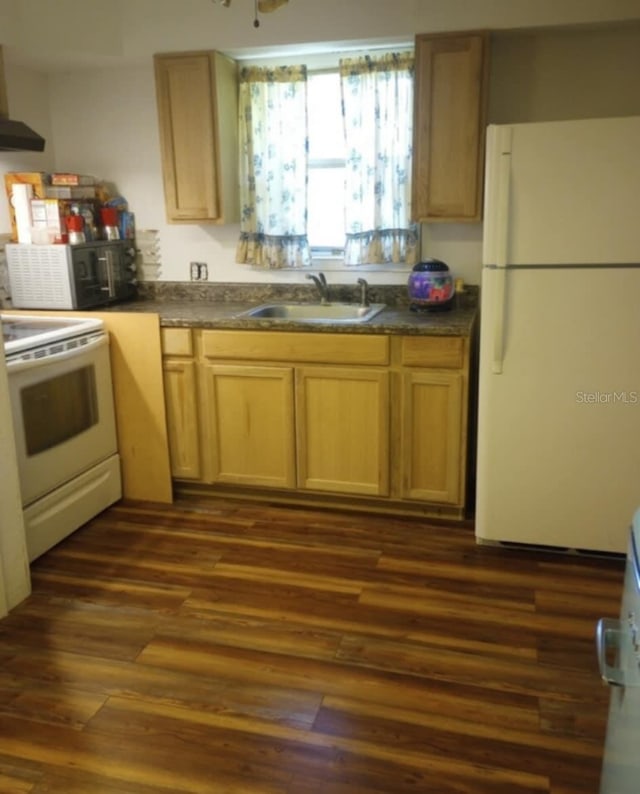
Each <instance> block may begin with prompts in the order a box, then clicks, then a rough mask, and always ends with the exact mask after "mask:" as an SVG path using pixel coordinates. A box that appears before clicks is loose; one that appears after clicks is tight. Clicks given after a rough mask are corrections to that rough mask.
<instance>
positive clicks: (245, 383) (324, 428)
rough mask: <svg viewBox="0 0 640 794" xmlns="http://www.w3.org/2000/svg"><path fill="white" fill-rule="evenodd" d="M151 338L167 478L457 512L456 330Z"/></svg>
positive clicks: (459, 388)
mask: <svg viewBox="0 0 640 794" xmlns="http://www.w3.org/2000/svg"><path fill="white" fill-rule="evenodd" d="M180 331H182V332H186V333H187V334H192V336H189V337H188V339H189V343H191V341H192V342H193V347H189V345H184V346H181V343H180V340H179V338H177V337H176V336H175V334H176V333H177V332H180ZM163 343H164V346H163V349H164V364H165V395H166V403H167V419H168V422H169V438H170V440H171V450H172V466H173V476H174V478H175V479H177V480H189V479H195V480H197V481H199V482H200V483H202V485H203V486H204V485H207V484H208V485H209V486H210V487H212V488H214V489H219V488H221V487H224V486H231V487H232V488H238V487H242V488H244V489H246V493H250V491H251V489H252V488H253V489H265V488H267V489H270V491H271V492H272V493H274V494H275V493H278V494H279V495H280V496H281V497H282V498H287V499H293V498H295V499H297V500H303V501H304V500H305V499H307V500H309V499H314V500H317V499H319V498H323V499H326V500H329V501H330V500H331V499H332V498H333V499H334V500H336V499H337V500H338V502H337V503H339V504H345V501H344V500H345V499H346V498H347V497H349V498H350V500H351V501H350V502H349V503H350V504H357V503H358V501H359V502H360V503H361V504H362V505H365V504H366V505H367V506H368V507H370V508H373V509H375V508H376V507H377V508H379V509H381V510H390V509H394V507H395V508H397V509H400V510H405V511H407V512H416V511H418V512H420V513H423V514H424V513H432V514H438V515H450V516H452V517H460V516H461V515H462V514H463V511H464V502H465V480H466V454H467V401H468V380H469V379H468V374H469V339H468V338H466V337H449V336H433V337H428V336H387V335H382V334H371V335H369V334H340V333H335V334H334V333H305V332H301V333H297V332H272V331H232V330H209V329H194V330H193V332H191V331H190V330H189V329H163ZM187 363H191V364H194V365H195V376H194V377H193V379H192V380H191V381H190V380H189V378H190V377H191V376H190V375H189V376H186V375H185V371H186V370H188V369H190V368H188V367H186V366H185V365H186V364H187ZM190 383H192V384H193V386H190V385H189V384H190ZM190 388H192V389H193V392H192V395H191V397H189V396H188V395H186V394H185V393H184V391H183V390H184V389H190ZM194 423H195V425H196V427H197V432H196V433H195V434H194V432H193V427H194ZM190 462H191V463H190ZM198 465H199V466H200V468H199V469H198V468H197V466H198ZM196 472H199V473H196ZM340 498H342V500H343V501H341V502H340ZM354 500H355V501H354Z"/></svg>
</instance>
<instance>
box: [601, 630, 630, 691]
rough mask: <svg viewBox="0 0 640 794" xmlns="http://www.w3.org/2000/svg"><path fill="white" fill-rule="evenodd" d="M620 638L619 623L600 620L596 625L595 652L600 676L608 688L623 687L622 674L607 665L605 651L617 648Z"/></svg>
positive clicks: (618, 669) (620, 671)
mask: <svg viewBox="0 0 640 794" xmlns="http://www.w3.org/2000/svg"><path fill="white" fill-rule="evenodd" d="M621 637H622V631H621V623H620V621H619V620H613V619H612V618H600V620H599V621H598V623H597V624H596V651H597V654H598V667H599V669H600V676H601V678H602V680H603V681H604V682H605V684H608V685H609V686H624V685H625V682H624V672H623V671H622V670H621V669H620V668H619V667H613V666H612V665H610V664H608V663H607V650H608V649H609V648H619V647H620V639H621Z"/></svg>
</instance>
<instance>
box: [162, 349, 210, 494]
mask: <svg viewBox="0 0 640 794" xmlns="http://www.w3.org/2000/svg"><path fill="white" fill-rule="evenodd" d="M162 367H163V375H164V396H165V404H166V410H167V432H168V435H169V455H170V459H171V476H172V477H177V478H179V479H195V480H197V479H200V477H201V474H202V472H201V467H200V443H199V437H200V427H199V423H198V404H197V391H196V364H195V362H194V361H185V360H181V359H172V358H165V359H164V361H163V365H162Z"/></svg>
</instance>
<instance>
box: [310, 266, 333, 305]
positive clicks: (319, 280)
mask: <svg viewBox="0 0 640 794" xmlns="http://www.w3.org/2000/svg"><path fill="white" fill-rule="evenodd" d="M307 278H310V279H311V280H312V281H313V283H314V284H315V285H316V287H317V288H318V292H319V293H320V303H329V285H328V284H327V279H326V278H325V277H324V273H318V275H317V276H316V275H315V273H307Z"/></svg>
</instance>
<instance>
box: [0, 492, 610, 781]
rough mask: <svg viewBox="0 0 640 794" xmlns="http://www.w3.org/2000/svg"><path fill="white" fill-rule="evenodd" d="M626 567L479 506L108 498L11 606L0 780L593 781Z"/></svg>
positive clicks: (41, 563) (0, 678)
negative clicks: (515, 535)
mask: <svg viewBox="0 0 640 794" xmlns="http://www.w3.org/2000/svg"><path fill="white" fill-rule="evenodd" d="M622 573H623V564H622V561H621V560H617V559H601V558H594V557H578V556H563V555H559V554H551V553H539V552H531V551H522V550H516V549H509V550H504V549H499V548H491V547H478V546H476V545H475V542H474V537H473V530H472V529H471V528H469V527H467V526H447V525H444V526H442V525H436V524H434V523H433V522H431V523H430V522H428V521H418V520H411V519H409V520H399V519H393V518H389V517H386V516H385V517H377V516H362V515H354V514H347V513H336V512H329V511H322V510H308V509H299V508H283V507H264V506H258V505H254V504H239V503H237V504H236V503H233V502H228V501H225V502H222V501H220V502H217V501H213V500H211V501H209V502H206V501H199V502H197V503H193V502H192V503H186V502H183V503H181V504H177V505H174V506H173V507H172V508H167V507H163V506H158V505H149V504H139V503H136V504H121V505H118V506H115V507H113V508H111V509H109V510H107V511H106V512H105V513H103V514H102V515H100V516H99V517H97V518H96V519H95V520H93V521H92V522H90V523H89V524H88V525H86V526H85V527H83V528H82V529H81V530H79V531H78V532H76V533H75V534H74V535H73V536H71V537H70V538H68V539H67V540H66V541H64V542H63V543H61V544H60V545H59V546H58V547H56V548H55V549H53V550H51V551H50V552H49V553H47V554H46V555H44V556H43V557H41V558H40V559H39V560H37V561H36V562H35V563H34V564H33V566H32V577H33V594H32V596H31V597H30V598H29V599H28V600H26V601H25V602H24V603H23V604H21V605H20V606H19V607H17V608H16V609H15V610H13V611H12V613H11V614H10V615H9V617H7V618H5V619H4V620H2V621H0V792H2V794H9V793H10V792H11V793H13V792H19V794H24V793H25V792H28V793H29V794H43V792H47V794H54V793H55V794H159V792H164V793H165V794H166V793H167V792H171V793H172V794H178V793H181V792H197V794H226V793H227V792H233V793H234V794H236V793H239V792H242V793H243V794H311V793H312V792H314V793H315V792H322V794H363V793H365V792H371V794H407V793H408V792H412V793H415V792H428V793H436V792H437V794H454V793H455V794H519V792H552V794H592V793H594V794H595V793H596V792H597V791H598V778H599V772H600V762H601V754H602V744H603V736H604V729H605V720H606V712H607V704H608V697H609V694H608V690H607V688H606V687H605V686H604V685H602V684H601V682H600V679H599V676H598V671H597V664H596V658H595V653H594V641H593V635H594V627H595V621H596V620H597V618H598V617H601V616H607V615H608V616H612V617H616V616H617V615H618V610H619V599H620V594H621V585H622Z"/></svg>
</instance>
